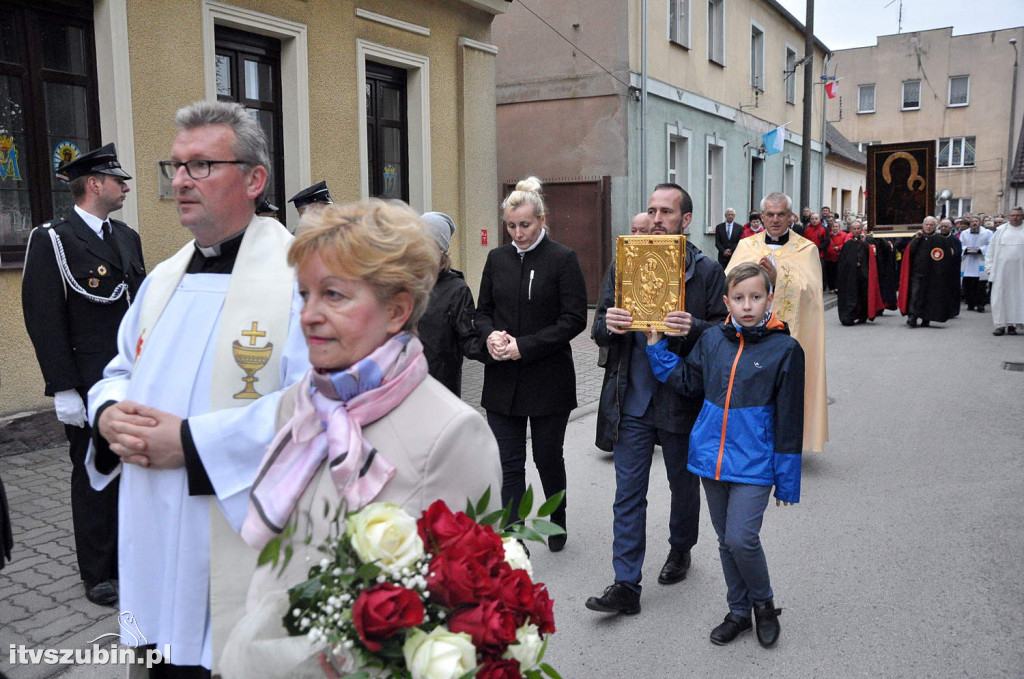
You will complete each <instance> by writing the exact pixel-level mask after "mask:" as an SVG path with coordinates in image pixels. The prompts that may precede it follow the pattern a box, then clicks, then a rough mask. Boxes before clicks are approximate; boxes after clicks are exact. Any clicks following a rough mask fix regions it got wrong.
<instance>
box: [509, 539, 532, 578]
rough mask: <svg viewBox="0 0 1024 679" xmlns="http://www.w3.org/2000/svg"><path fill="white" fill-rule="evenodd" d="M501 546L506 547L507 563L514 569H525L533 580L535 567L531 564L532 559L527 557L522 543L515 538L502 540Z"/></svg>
mask: <svg viewBox="0 0 1024 679" xmlns="http://www.w3.org/2000/svg"><path fill="white" fill-rule="evenodd" d="M501 544H502V546H504V547H505V563H507V564H508V565H509V566H511V567H512V568H513V569H516V568H521V569H523V570H524V571H526V574H527V575H529V576H530V578H531V579H532V578H533V566H532V565H531V564H530V557H528V556H527V555H526V549H525V548H524V547H523V545H522V543H521V542H519V540H516V539H515V538H502V540H501Z"/></svg>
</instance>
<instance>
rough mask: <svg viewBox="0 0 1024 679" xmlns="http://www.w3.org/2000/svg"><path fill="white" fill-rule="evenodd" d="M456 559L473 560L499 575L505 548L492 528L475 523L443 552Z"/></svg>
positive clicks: (453, 540) (446, 546)
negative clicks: (498, 571) (498, 570)
mask: <svg viewBox="0 0 1024 679" xmlns="http://www.w3.org/2000/svg"><path fill="white" fill-rule="evenodd" d="M441 551H442V552H445V553H447V554H450V555H451V556H453V557H456V558H463V559H472V560H473V561H476V562H477V563H479V564H480V565H482V566H484V567H485V568H487V569H488V570H489V571H490V572H491V573H493V574H495V575H497V569H498V567H499V566H500V565H501V564H503V563H505V546H504V545H503V544H502V543H501V537H500V536H499V535H498V534H497V533H495V532H494V529H493V528H491V527H490V526H481V525H480V524H477V523H474V524H473V525H472V526H470V527H469V529H468V530H467V531H465V532H464V533H462V535H459V536H457V537H456V538H454V539H452V540H451V541H449V542H448V544H446V545H445V547H444V549H443V550H441Z"/></svg>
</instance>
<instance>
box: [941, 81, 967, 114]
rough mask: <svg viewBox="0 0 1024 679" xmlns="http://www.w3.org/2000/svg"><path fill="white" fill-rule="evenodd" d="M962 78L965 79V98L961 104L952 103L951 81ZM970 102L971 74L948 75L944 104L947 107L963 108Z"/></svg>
mask: <svg viewBox="0 0 1024 679" xmlns="http://www.w3.org/2000/svg"><path fill="white" fill-rule="evenodd" d="M960 78H964V79H965V80H967V99H966V100H965V101H964V102H963V103H961V104H954V103H953V81H954V80H959V79H960ZM970 103H971V76H969V75H951V76H949V83H948V84H947V86H946V106H947V107H949V108H963V107H964V106H969V105H970Z"/></svg>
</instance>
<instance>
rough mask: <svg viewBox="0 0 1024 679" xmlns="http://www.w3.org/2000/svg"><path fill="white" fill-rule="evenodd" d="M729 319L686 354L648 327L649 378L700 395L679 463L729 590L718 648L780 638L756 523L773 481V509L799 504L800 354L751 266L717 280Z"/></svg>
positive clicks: (764, 278)
mask: <svg viewBox="0 0 1024 679" xmlns="http://www.w3.org/2000/svg"><path fill="white" fill-rule="evenodd" d="M725 289H726V295H725V304H726V306H727V307H728V308H729V313H730V315H729V318H727V319H726V321H725V323H724V324H723V325H721V326H718V328H712V329H710V330H707V331H705V332H704V333H703V334H702V335H701V337H700V339H699V340H698V341H697V344H696V345H694V347H693V349H692V350H691V351H690V353H689V355H688V356H687V357H686V358H679V357H678V356H676V355H675V354H673V353H671V352H670V351H668V348H667V344H668V343H667V341H665V340H664V339H662V337H661V333H658V332H656V331H653V330H651V331H649V332H648V334H647V335H648V347H647V355H648V359H649V360H650V362H651V368H652V369H653V371H654V376H655V377H656V378H657V379H658V380H660V381H661V382H664V383H665V384H667V385H668V386H670V387H671V388H672V389H674V390H676V391H677V392H679V393H680V394H683V395H686V396H689V397H697V396H701V395H703V397H704V406H703V408H702V409H701V412H700V416H699V417H698V418H697V422H696V424H695V425H694V427H693V430H692V432H691V433H690V454H689V463H688V464H687V468H688V469H689V470H690V471H691V472H693V473H694V474H696V475H697V476H699V477H701V483H702V485H703V486H704V495H705V497H706V498H707V503H708V511H709V513H710V514H711V523H712V525H714V527H715V532H716V533H717V534H718V551H719V555H720V556H721V559H722V570H723V571H724V573H725V582H726V586H727V588H728V594H727V600H728V603H729V614H728V615H726V616H725V620H724V621H723V622H722V624H720V625H718V626H717V627H715V628H714V629H713V630H712V631H711V641H712V643H715V644H718V645H724V644H727V643H729V642H730V641H732V640H733V639H735V638H736V637H737V636H738V635H739V634H740V633H741V632H745V631H747V630H749V629H750V628H751V627H752V626H753V625H752V623H751V620H750V618H751V610H753V613H754V617H755V618H756V621H757V639H758V641H759V642H760V643H761V645H762V646H765V647H768V646H771V645H772V644H774V643H775V641H776V640H777V639H778V637H779V632H780V627H779V621H778V616H779V613H781V612H782V609H776V608H775V604H774V600H773V597H774V595H773V593H772V588H771V582H770V580H769V577H768V564H767V562H766V560H765V556H764V550H763V549H762V548H761V539H760V536H759V533H760V531H761V521H762V519H763V517H764V511H765V509H766V508H767V506H768V501H769V496H770V494H771V489H772V486H774V487H775V503H776V505H783V504H784V505H789V504H792V503H795V502H799V500H800V465H801V460H802V458H801V448H802V442H803V411H804V352H803V349H801V348H800V344H799V343H798V342H797V341H796V340H795V339H793V338H792V337H790V336H789V328H788V326H787V325H786V324H785V323H783V322H782V321H780V320H778V319H777V318H776V317H775V316H774V315H772V313H771V302H772V297H773V295H772V293H771V282H770V279H769V278H768V274H767V273H765V272H764V271H763V270H762V269H760V268H759V267H758V266H757V265H756V264H753V263H748V264H742V265H740V266H737V267H736V268H735V269H733V270H732V272H730V274H729V276H728V278H727V279H726V284H725Z"/></svg>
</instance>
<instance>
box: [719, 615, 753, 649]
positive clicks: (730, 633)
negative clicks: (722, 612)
mask: <svg viewBox="0 0 1024 679" xmlns="http://www.w3.org/2000/svg"><path fill="white" fill-rule="evenodd" d="M751 627H753V625H752V624H751V622H750V618H744V617H743V616H741V615H736V614H735V613H729V614H728V615H726V616H725V620H723V621H722V624H721V625H719V626H718V627H716V628H715V629H713V630H711V643H713V644H715V645H716V646H725V645H726V644H727V643H729V642H730V641H732V640H733V639H735V638H736V637H738V636H739V635H740V634H741V633H743V632H746V631H747V630H749V629H750V628H751Z"/></svg>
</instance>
